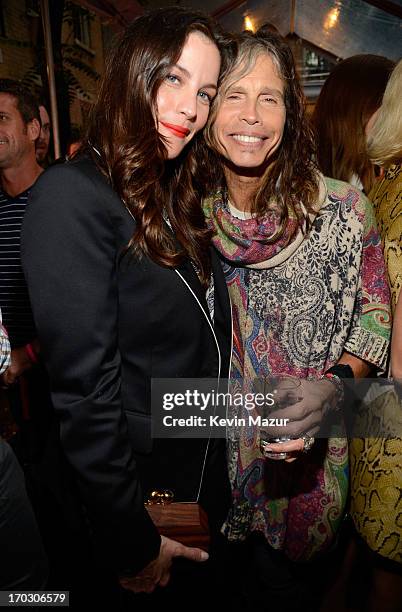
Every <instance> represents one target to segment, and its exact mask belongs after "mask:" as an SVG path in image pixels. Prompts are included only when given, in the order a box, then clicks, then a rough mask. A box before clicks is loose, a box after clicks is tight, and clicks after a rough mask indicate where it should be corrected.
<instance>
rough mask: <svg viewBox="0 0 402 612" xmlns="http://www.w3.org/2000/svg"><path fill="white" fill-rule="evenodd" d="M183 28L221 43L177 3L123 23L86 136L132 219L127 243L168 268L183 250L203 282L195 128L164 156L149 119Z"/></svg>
mask: <svg viewBox="0 0 402 612" xmlns="http://www.w3.org/2000/svg"><path fill="white" fill-rule="evenodd" d="M191 32H200V33H202V34H203V35H204V36H206V37H207V38H209V39H210V40H212V41H213V42H215V43H216V44H217V46H218V48H220V47H221V45H220V42H219V40H220V38H219V32H218V31H217V29H216V26H215V24H214V23H213V22H212V21H211V20H210V19H209V18H208V17H206V16H205V15H202V14H200V13H198V12H191V11H187V10H183V9H180V8H178V7H169V8H165V9H159V10H156V11H152V12H150V13H149V14H147V15H144V16H141V17H139V18H137V19H136V20H135V21H134V22H133V23H132V24H131V25H130V27H129V28H128V29H127V30H126V31H125V33H124V34H123V36H122V37H121V38H120V39H119V40H118V41H117V43H116V44H115V46H114V48H113V49H112V51H111V52H110V55H109V58H108V62H107V66H106V70H105V74H104V76H103V78H102V81H101V84H100V89H99V94H98V98H97V101H96V103H95V105H94V107H93V110H92V114H91V117H90V122H89V128H88V131H87V142H88V143H90V144H89V146H88V150H89V151H90V153H91V155H92V157H93V159H94V161H95V163H96V164H97V165H98V167H99V168H100V170H101V171H102V172H103V173H104V174H105V175H106V176H107V177H108V178H109V179H110V181H111V184H112V187H113V188H114V190H115V191H116V192H117V193H118V195H119V196H120V198H121V199H122V201H123V202H124V204H125V205H126V206H127V208H128V209H129V211H130V212H131V214H132V215H133V217H134V219H135V221H136V230H135V233H134V235H133V237H132V239H131V241H130V244H129V248H130V249H131V250H132V251H133V252H134V253H135V254H136V255H137V256H140V255H141V254H145V255H147V256H149V257H150V258H151V259H152V260H153V261H155V262H156V263H158V264H159V265H161V266H165V267H175V266H177V265H179V264H180V263H181V262H182V261H183V259H184V258H185V257H186V256H188V257H190V258H191V259H192V260H193V262H194V263H195V264H196V266H197V267H198V269H199V271H200V277H201V280H202V281H203V283H204V284H206V283H207V282H208V280H209V274H210V263H209V254H208V245H209V242H210V232H209V231H208V230H207V228H206V226H205V221H204V217H203V214H202V210H201V206H200V199H199V194H198V193H197V192H196V190H195V188H194V185H193V180H192V176H193V173H194V172H195V170H196V161H195V156H194V152H195V150H197V148H198V146H199V142H200V139H201V138H202V135H200V134H197V135H196V136H195V137H194V139H193V141H192V143H191V144H190V146H189V147H186V149H185V150H184V151H183V153H182V154H181V155H180V156H179V158H177V159H175V160H170V161H168V160H167V149H166V146H165V142H164V141H163V138H162V137H161V136H160V135H159V133H158V131H157V127H156V122H155V109H156V97H157V93H158V89H159V86H160V85H161V83H162V82H163V80H164V79H165V78H166V76H167V75H168V74H169V71H170V69H171V68H172V66H174V65H175V64H176V63H177V61H178V59H179V57H180V55H181V52H182V50H183V47H184V45H185V42H186V40H187V37H188V36H189V34H190V33H191ZM92 147H94V148H95V149H96V150H97V151H98V154H96V153H94V152H93V148H92ZM164 215H167V216H168V218H169V220H170V223H171V226H172V229H173V232H174V236H173V235H172V232H171V231H170V230H169V229H168V227H167V226H166V223H164V220H163V216H164Z"/></svg>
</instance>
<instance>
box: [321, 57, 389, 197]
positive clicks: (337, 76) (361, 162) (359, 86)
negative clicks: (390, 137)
mask: <svg viewBox="0 0 402 612" xmlns="http://www.w3.org/2000/svg"><path fill="white" fill-rule="evenodd" d="M393 67H394V62H392V61H391V60H389V59H387V58H386V57H382V56H380V55H370V54H367V55H354V56H353V57H349V58H348V59H345V60H343V61H342V62H340V63H339V64H338V65H337V66H335V68H334V69H333V71H332V72H331V74H330V75H329V77H328V78H327V80H326V81H325V83H324V86H323V88H322V90H321V93H320V95H319V97H318V100H317V103H316V105H315V109H314V113H313V124H314V128H315V131H316V136H317V144H318V147H317V149H318V151H317V153H318V157H317V159H318V163H319V166H320V168H321V170H322V172H323V173H324V174H326V175H327V176H331V177H332V178H336V179H339V180H342V181H347V182H350V180H351V179H352V177H353V176H354V175H355V176H357V177H358V178H359V179H360V181H361V183H362V185H363V188H364V191H365V192H366V193H369V191H370V189H371V186H372V184H373V183H374V179H375V175H374V168H373V165H372V163H371V161H370V158H369V156H368V154H367V149H366V133H365V129H366V125H367V122H368V121H369V119H370V117H371V116H372V115H373V114H374V113H375V111H376V110H377V109H378V108H379V106H380V105H381V100H382V97H383V94H384V91H385V87H386V85H387V82H388V79H389V76H390V74H391V72H392V69H393Z"/></svg>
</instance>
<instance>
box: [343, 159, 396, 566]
mask: <svg viewBox="0 0 402 612" xmlns="http://www.w3.org/2000/svg"><path fill="white" fill-rule="evenodd" d="M369 198H370V199H371V200H372V202H373V204H374V210H375V214H376V218H377V224H378V229H379V231H380V234H381V239H382V243H383V248H384V257H385V263H386V267H387V271H388V277H389V284H390V289H391V299H392V301H391V305H392V313H394V311H395V306H396V303H397V300H398V296H399V292H400V290H401V286H402V166H401V165H393V166H391V167H390V168H389V169H388V171H387V172H386V174H385V175H384V177H383V178H382V179H381V180H380V181H379V182H378V183H377V184H376V185H375V186H374V187H373V189H372V190H371V192H370V194H369ZM401 299H402V296H401ZM374 413H375V414H376V415H377V416H378V415H379V414H381V418H382V419H383V420H385V421H386V420H391V421H392V422H393V424H394V425H395V424H396V426H397V427H398V429H397V431H402V406H401V404H400V403H399V401H398V399H397V397H396V396H395V394H394V392H393V391H390V392H388V393H384V394H383V396H381V398H380V399H378V400H377V401H376V405H375V407H374V408H373V414H374ZM350 454H351V456H350V465H351V516H352V518H353V521H354V523H355V526H356V529H357V531H358V532H359V533H360V535H361V536H362V537H363V539H364V540H365V541H366V542H367V544H368V546H369V547H370V548H371V549H372V550H374V551H376V552H377V553H379V554H380V555H382V556H383V557H387V558H388V559H391V560H393V561H396V562H398V563H402V439H401V438H392V439H386V438H366V439H362V438H356V439H354V440H352V443H351V446H350Z"/></svg>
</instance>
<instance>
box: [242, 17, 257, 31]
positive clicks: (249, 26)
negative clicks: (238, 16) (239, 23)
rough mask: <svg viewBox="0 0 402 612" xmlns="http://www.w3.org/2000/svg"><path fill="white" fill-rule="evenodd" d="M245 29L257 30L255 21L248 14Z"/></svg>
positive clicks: (245, 18) (245, 19)
mask: <svg viewBox="0 0 402 612" xmlns="http://www.w3.org/2000/svg"><path fill="white" fill-rule="evenodd" d="M244 29H245V30H250V31H251V32H255V27H254V24H253V21H252V19H251V17H249V16H248V15H246V16H245V17H244Z"/></svg>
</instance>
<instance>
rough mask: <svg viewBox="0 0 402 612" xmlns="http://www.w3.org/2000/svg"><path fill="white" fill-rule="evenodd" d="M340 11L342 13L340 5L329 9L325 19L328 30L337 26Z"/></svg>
mask: <svg viewBox="0 0 402 612" xmlns="http://www.w3.org/2000/svg"><path fill="white" fill-rule="evenodd" d="M339 13H340V10H339V7H338V6H335V7H334V8H332V9H331V10H330V11H329V13H328V15H327V17H326V19H325V22H324V28H325V29H326V30H331V29H332V28H334V27H335V26H336V24H337V23H338V19H339Z"/></svg>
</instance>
